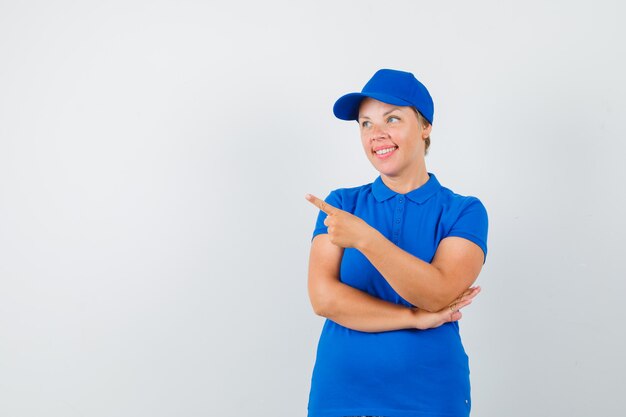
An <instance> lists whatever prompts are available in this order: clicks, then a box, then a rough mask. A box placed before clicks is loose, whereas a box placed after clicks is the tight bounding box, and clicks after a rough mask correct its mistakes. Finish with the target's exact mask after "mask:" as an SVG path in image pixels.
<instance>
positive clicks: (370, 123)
mask: <svg viewBox="0 0 626 417" xmlns="http://www.w3.org/2000/svg"><path fill="white" fill-rule="evenodd" d="M371 125H372V122H370V121H369V120H363V122H361V126H362V127H370V126H371Z"/></svg>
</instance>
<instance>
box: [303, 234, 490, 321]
mask: <svg viewBox="0 0 626 417" xmlns="http://www.w3.org/2000/svg"><path fill="white" fill-rule="evenodd" d="M343 250H344V249H343V248H341V247H339V246H336V245H334V244H333V243H332V242H331V241H330V239H329V238H328V235H327V234H320V235H317V236H316V237H315V238H314V239H313V243H312V245H311V254H310V259H309V278H308V291H309V298H310V300H311V305H312V307H313V310H314V311H315V313H316V314H318V315H320V316H323V317H326V318H328V319H330V320H332V321H334V322H336V323H338V324H341V325H342V326H344V327H347V328H350V329H353V330H359V331H362V332H383V331H390V330H400V329H427V328H432V327H437V326H440V325H441V324H443V323H445V322H448V321H456V320H459V319H460V318H461V316H462V314H461V312H460V311H458V310H459V309H461V308H463V307H465V306H467V305H469V304H470V303H471V300H472V299H473V298H474V297H475V296H476V294H478V291H479V289H470V290H468V291H465V292H463V294H461V296H459V297H458V298H457V300H456V304H455V305H454V307H453V308H448V305H446V306H445V308H444V309H441V311H438V312H437V313H430V312H427V311H425V310H420V309H418V308H409V307H405V306H402V305H399V304H395V303H391V302H388V301H383V300H381V299H379V298H376V297H373V296H371V295H369V294H367V293H365V292H363V291H360V290H358V289H356V288H353V287H351V286H349V285H346V284H344V283H342V282H340V280H339V267H340V265H341V258H342V256H343ZM460 292H462V291H460ZM457 295H458V294H457Z"/></svg>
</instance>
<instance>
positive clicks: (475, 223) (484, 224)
mask: <svg viewBox="0 0 626 417" xmlns="http://www.w3.org/2000/svg"><path fill="white" fill-rule="evenodd" d="M468 198H469V202H468V203H467V204H464V205H463V207H462V208H461V212H460V213H459V216H458V218H457V220H456V222H455V223H454V225H453V226H452V228H451V229H450V232H449V233H448V235H447V236H446V237H450V236H458V237H462V238H465V239H468V240H471V241H472V242H474V243H475V244H477V245H478V246H480V248H481V249H482V250H483V252H484V253H485V259H484V261H483V263H485V261H486V260H487V231H488V228H489V220H488V218H487V210H486V209H485V206H484V205H483V203H481V201H480V200H479V199H477V198H476V197H468Z"/></svg>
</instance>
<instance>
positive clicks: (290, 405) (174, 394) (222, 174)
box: [0, 0, 626, 417]
mask: <svg viewBox="0 0 626 417" xmlns="http://www.w3.org/2000/svg"><path fill="white" fill-rule="evenodd" d="M625 9H626V7H625V6H624V5H623V3H622V2H618V1H595V2H591V1H589V2H584V1H524V2H515V3H514V2H502V1H473V2H464V1H445V2H433V1H430V2H424V1H395V2H385V1H377V2H373V1H364V0H360V1H315V2H307V3H300V2H289V1H264V2H252V1H250V2H224V1H222V2H210V1H143V2H142V1H128V0H125V1H107V2H79V1H40V2H17V1H15V2H12V1H2V2H1V3H0V415H1V416H3V417H31V416H33V417H34V416H44V415H45V416H63V417H72V416H96V417H99V416H116V417H117V416H174V415H180V416H247V415H249V416H267V417H274V416H285V417H288V416H289V417H291V416H305V415H306V405H307V399H308V389H309V383H310V376H311V370H312V367H313V362H314V358H315V349H316V344H317V339H318V336H319V332H320V330H321V326H322V324H323V319H322V318H320V317H317V316H315V315H314V314H313V312H312V310H311V308H310V305H309V301H308V296H307V292H306V272H307V263H308V251H309V247H310V238H311V233H312V231H313V226H314V222H315V218H316V216H317V210H316V209H315V208H314V207H313V206H312V205H310V203H308V202H307V201H306V200H305V199H304V194H305V193H314V194H316V195H318V196H320V197H324V196H326V195H327V194H328V192H329V191H330V190H331V189H334V188H339V187H347V186H357V185H361V184H364V183H367V182H371V181H372V180H373V179H374V178H375V177H376V175H377V172H375V171H374V170H373V168H372V167H371V166H370V165H369V163H368V162H367V160H366V158H365V156H364V154H363V150H362V148H361V145H360V141H359V137H358V131H357V126H356V124H355V123H350V122H342V121H339V120H337V119H335V118H334V117H333V115H332V110H331V109H332V105H333V103H334V101H335V99H337V98H338V97H339V96H340V95H342V94H344V93H348V92H353V91H359V90H360V89H361V88H362V86H363V85H364V84H365V82H366V81H367V80H368V79H369V78H370V77H371V75H372V74H373V73H374V72H375V71H376V70H377V69H379V68H395V69H402V70H407V71H411V72H413V73H414V74H415V75H416V76H417V77H418V78H419V79H420V80H421V81H423V82H424V84H425V85H426V86H427V87H428V88H429V90H430V92H431V94H432V96H433V98H434V101H435V116H434V124H433V133H432V136H431V137H432V147H431V150H430V152H429V155H428V157H427V159H426V161H427V167H428V170H429V171H430V172H433V173H435V174H436V175H437V177H438V179H439V180H440V181H441V183H442V184H443V185H445V186H447V187H449V188H451V189H452V190H454V191H456V192H458V193H460V194H465V195H468V194H469V195H475V196H478V197H479V198H480V199H481V200H482V201H483V203H484V204H485V206H486V207H487V210H488V213H489V220H490V230H489V241H488V244H489V255H488V258H487V263H486V265H485V267H484V268H483V272H482V274H481V276H480V278H479V281H478V283H479V284H481V285H482V286H483V292H482V294H481V295H480V296H479V298H478V299H477V300H476V301H475V303H474V304H473V305H472V306H471V307H470V308H468V309H467V310H466V311H465V313H466V314H465V317H464V319H463V320H462V322H461V329H462V336H463V340H464V343H465V347H466V350H467V352H468V354H469V356H470V366H471V372H472V393H473V410H472V415H473V416H476V417H500V416H507V417H517V416H520V417H521V416H529V415H532V416H568V417H574V416H581V417H582V416H585V417H586V416H590V415H598V416H618V415H623V401H624V400H623V395H624V388H625V385H624V374H625V373H626V365H625V360H624V358H623V352H624V351H626V341H625V338H624V330H623V329H624V324H623V320H622V316H623V307H622V305H623V298H624V294H626V284H625V281H624V273H623V267H622V265H623V263H624V254H623V252H624V245H623V243H622V236H623V235H624V233H625V232H626V225H625V220H624V213H625V212H626V199H625V194H624V185H623V183H624V180H625V179H626V170H625V168H624V162H623V159H624V154H625V146H624V140H625V139H626V127H625V125H624V122H623V121H624V115H625V113H626V82H625V81H624V74H625V73H626V61H625V57H624V42H623V40H624V39H626V29H625V27H624V25H623V17H624V14H625V13H624V12H625V11H626V10H625Z"/></svg>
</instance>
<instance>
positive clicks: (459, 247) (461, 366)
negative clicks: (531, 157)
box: [306, 69, 487, 417]
mask: <svg viewBox="0 0 626 417" xmlns="http://www.w3.org/2000/svg"><path fill="white" fill-rule="evenodd" d="M333 111H334V114H335V116H336V117H338V118H339V119H343V120H357V121H358V122H359V126H360V132H361V141H362V144H363V148H364V150H365V154H366V156H367V158H368V159H369V161H370V162H371V163H372V165H373V166H374V168H375V169H376V170H377V171H378V172H379V173H380V175H379V176H378V177H377V178H376V180H375V181H374V182H372V183H370V184H365V185H363V186H360V187H353V188H341V189H337V190H334V191H332V192H331V193H330V194H329V195H328V197H327V198H326V200H325V201H322V200H320V199H318V198H316V197H314V196H312V195H307V196H306V198H307V199H308V200H309V201H310V202H312V203H313V204H315V205H316V206H317V207H318V208H319V209H320V210H321V211H320V213H319V216H318V218H317V224H316V227H315V231H314V232H313V240H312V245H311V255H310V260H309V282H308V286H309V297H310V300H311V304H312V306H313V309H314V311H315V312H316V314H318V315H321V316H323V317H326V318H327V320H326V322H325V323H324V328H323V330H322V334H321V337H320V340H319V345H318V350H317V358H316V362H315V367H314V370H313V377H312V380H311V392H310V397H309V406H308V410H309V413H308V415H309V417H342V416H387V417H417V416H428V417H439V416H441V417H444V416H445V417H457V416H459V417H460V416H468V415H469V412H470V408H471V399H470V384H469V366H468V358H467V355H466V354H465V351H464V349H463V345H462V343H461V339H460V335H459V327H458V322H457V321H458V320H459V319H460V318H461V312H460V311H459V310H460V309H461V308H463V307H465V306H467V305H468V304H470V303H471V301H472V299H473V298H474V297H475V296H476V295H477V294H478V292H479V291H480V288H479V287H472V286H471V285H472V284H473V283H474V281H475V280H476V278H477V277H478V274H479V273H480V270H481V268H482V265H483V264H484V261H485V257H486V255H487V246H486V241H487V212H486V210H485V208H484V206H483V205H482V203H481V202H480V200H478V199H477V198H475V197H465V196H461V195H458V194H455V193H453V192H452V191H451V190H449V189H447V188H445V187H442V186H441V184H439V182H438V180H437V178H436V177H435V175H434V174H432V173H429V172H428V171H427V170H426V165H425V160H424V156H425V154H426V151H427V149H428V146H429V144H430V132H431V129H432V121H433V101H432V98H431V96H430V94H429V93H428V90H427V89H426V87H424V85H422V83H420V82H419V81H418V80H417V79H416V78H415V77H414V76H413V74H411V73H408V72H403V71H395V70H388V69H383V70H380V71H378V72H376V74H374V76H373V77H372V78H371V79H370V81H369V82H368V83H367V84H366V85H365V87H364V88H363V90H362V91H361V93H352V94H347V95H345V96H343V97H341V98H340V99H339V100H337V102H336V103H335V106H334V109H333Z"/></svg>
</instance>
